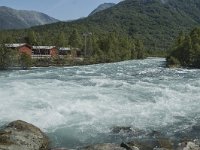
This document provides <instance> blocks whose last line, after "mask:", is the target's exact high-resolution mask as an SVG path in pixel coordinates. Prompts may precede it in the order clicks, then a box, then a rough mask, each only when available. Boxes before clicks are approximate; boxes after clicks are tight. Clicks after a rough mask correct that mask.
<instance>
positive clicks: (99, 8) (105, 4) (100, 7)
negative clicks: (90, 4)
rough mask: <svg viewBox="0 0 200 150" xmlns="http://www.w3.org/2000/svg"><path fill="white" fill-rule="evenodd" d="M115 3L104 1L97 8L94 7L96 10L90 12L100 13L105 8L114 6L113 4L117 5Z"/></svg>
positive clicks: (92, 13)
mask: <svg viewBox="0 0 200 150" xmlns="http://www.w3.org/2000/svg"><path fill="white" fill-rule="evenodd" d="M115 5H116V4H115V3H103V4H101V5H99V6H98V7H97V8H96V9H94V10H93V11H92V12H91V13H90V14H89V16H91V15H94V14H96V13H98V12H101V11H103V10H105V9H108V8H110V7H113V6H115Z"/></svg>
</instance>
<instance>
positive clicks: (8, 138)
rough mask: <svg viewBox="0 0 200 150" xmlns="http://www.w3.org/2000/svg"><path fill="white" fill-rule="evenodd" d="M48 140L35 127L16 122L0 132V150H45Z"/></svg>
mask: <svg viewBox="0 0 200 150" xmlns="http://www.w3.org/2000/svg"><path fill="white" fill-rule="evenodd" d="M48 145H49V142H48V138H47V137H46V135H45V134H44V133H43V132H42V131H41V130H40V129H39V128H37V127H35V126H34V125H32V124H29V123H27V122H24V121H21V120H17V121H14V122H11V123H9V124H8V125H7V126H6V127H5V128H4V129H2V130H0V150H47V149H48Z"/></svg>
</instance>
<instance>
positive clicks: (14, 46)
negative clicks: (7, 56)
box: [5, 43, 31, 48]
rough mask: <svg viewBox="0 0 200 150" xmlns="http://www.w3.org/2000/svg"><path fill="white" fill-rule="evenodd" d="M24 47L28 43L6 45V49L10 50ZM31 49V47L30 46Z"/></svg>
mask: <svg viewBox="0 0 200 150" xmlns="http://www.w3.org/2000/svg"><path fill="white" fill-rule="evenodd" d="M24 45H27V44H26V43H10V44H5V46H6V47H9V48H17V47H22V46H24ZM29 47H31V46H29Z"/></svg>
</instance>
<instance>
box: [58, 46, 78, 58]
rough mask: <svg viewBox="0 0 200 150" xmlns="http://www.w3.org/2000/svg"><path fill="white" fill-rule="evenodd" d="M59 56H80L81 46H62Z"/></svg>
mask: <svg viewBox="0 0 200 150" xmlns="http://www.w3.org/2000/svg"><path fill="white" fill-rule="evenodd" d="M59 56H60V58H64V57H65V56H69V57H80V56H81V50H80V49H79V48H70V47H60V48H59Z"/></svg>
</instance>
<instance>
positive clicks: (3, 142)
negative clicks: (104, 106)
mask: <svg viewBox="0 0 200 150" xmlns="http://www.w3.org/2000/svg"><path fill="white" fill-rule="evenodd" d="M195 128H197V129H199V128H198V126H196V127H195ZM111 132H113V133H116V134H118V133H122V132H123V133H129V135H131V136H139V135H141V134H144V132H143V131H140V130H134V129H132V128H130V127H113V129H112V131H111ZM149 136H151V137H153V138H148V139H142V140H135V141H130V142H127V143H125V142H122V143H121V144H116V143H101V144H96V145H89V146H85V147H78V148H76V150H200V140H198V139H195V140H182V141H179V143H178V144H177V145H175V143H174V142H173V141H171V140H170V139H167V138H163V137H162V136H160V134H159V132H156V131H153V132H152V133H151V134H149ZM0 150H70V149H67V148H52V147H51V146H50V140H49V139H48V137H47V136H46V135H45V133H43V132H42V131H41V130H40V129H39V128H38V127H36V126H34V125H32V124H29V123H27V122H24V121H21V120H17V121H14V122H11V123H9V124H8V125H6V126H5V127H3V128H2V130H0Z"/></svg>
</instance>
